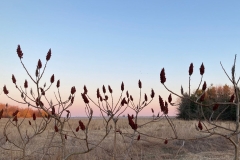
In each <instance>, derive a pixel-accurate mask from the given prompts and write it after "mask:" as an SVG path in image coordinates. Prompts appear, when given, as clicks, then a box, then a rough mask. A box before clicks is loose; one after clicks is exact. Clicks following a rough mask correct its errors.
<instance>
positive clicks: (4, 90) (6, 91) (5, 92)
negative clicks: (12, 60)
mask: <svg viewBox="0 0 240 160" xmlns="http://www.w3.org/2000/svg"><path fill="white" fill-rule="evenodd" d="M3 92H4V94H8V93H9V92H8V90H7V87H6V85H5V86H4V87H3Z"/></svg>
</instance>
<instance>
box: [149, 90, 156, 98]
mask: <svg viewBox="0 0 240 160" xmlns="http://www.w3.org/2000/svg"><path fill="white" fill-rule="evenodd" d="M150 96H151V98H153V97H154V96H155V93H154V90H153V89H152V91H151V95H150Z"/></svg>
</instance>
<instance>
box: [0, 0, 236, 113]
mask: <svg viewBox="0 0 240 160" xmlns="http://www.w3.org/2000/svg"><path fill="white" fill-rule="evenodd" d="M239 8H240V2H239V1H231V2H229V1H219V0H218V1H217V0H216V1H203V0H201V1H91V2H90V1H53V0H52V1H30V0H29V1H1V2H0V20H1V23H0V24H1V30H0V44H1V45H0V56H1V58H0V68H1V72H0V77H1V80H0V86H4V85H7V87H8V89H9V90H10V95H11V96H13V97H16V99H18V97H19V96H20V95H19V93H17V92H16V90H15V88H14V85H13V84H12V82H11V75H12V74H14V75H15V76H16V78H17V82H18V83H19V84H23V83H24V81H25V79H28V80H29V81H30V79H29V78H28V77H27V74H26V73H25V72H24V70H23V68H22V67H21V64H20V62H19V59H18V57H17V54H16V48H17V45H18V44H20V45H21V48H22V50H23V53H24V56H23V62H24V63H25V64H26V66H27V68H28V69H29V71H30V73H32V74H34V72H35V67H36V64H37V61H38V59H39V58H40V59H41V60H42V62H43V63H44V62H45V56H46V53H47V51H48V49H49V48H51V49H52V58H51V60H50V62H49V65H48V68H47V70H46V74H45V76H44V77H43V78H44V79H43V82H42V84H43V83H44V82H45V81H46V82H49V78H50V76H51V75H52V74H53V73H54V74H55V78H56V80H57V79H60V80H61V92H62V94H63V96H65V97H68V95H69V92H70V88H71V87H72V86H76V89H77V95H76V101H75V103H74V106H73V107H72V110H73V111H74V114H73V115H75V116H77V115H84V112H83V111H84V110H83V108H84V105H83V101H82V99H81V95H80V93H81V92H83V89H82V88H83V86H84V85H86V86H87V88H88V90H89V94H90V96H91V95H92V97H94V98H95V97H96V96H95V93H96V89H97V88H101V87H102V85H103V84H104V85H105V86H107V85H110V86H111V87H112V89H113V93H114V97H115V101H116V100H117V97H118V96H119V95H120V85H121V82H122V81H123V82H124V84H125V91H126V90H128V91H129V92H130V94H132V95H133V97H134V99H137V98H138V96H139V90H138V85H137V82H138V80H139V79H141V81H142V83H143V92H144V93H145V92H146V93H147V94H148V95H149V94H150V91H151V88H153V89H154V90H155V93H156V96H158V95H161V96H162V97H164V98H165V99H166V98H167V96H168V95H169V93H168V92H167V91H166V90H165V89H164V88H163V86H162V85H161V83H160V80H159V73H160V71H161V69H162V68H163V67H164V68H165V71H166V77H167V82H166V85H167V86H168V87H169V88H171V89H172V90H174V91H176V92H177V93H179V92H180V87H181V85H183V87H184V88H185V90H187V88H188V67H189V65H190V63H191V62H192V63H193V64H194V74H193V76H192V81H193V83H192V88H193V89H196V88H197V85H198V82H199V80H200V74H199V67H200V65H201V63H202V62H203V63H204V65H205V68H206V73H205V75H204V80H206V82H207V84H209V85H210V84H211V83H213V84H214V85H221V84H230V83H229V82H228V79H227V77H226V76H225V75H224V72H223V71H222V69H221V66H220V63H219V62H220V61H222V63H223V65H224V66H225V67H226V70H227V71H229V72H230V69H231V67H232V64H233V59H234V55H235V54H238V53H240V45H239V44H240V29H239V28H240V10H239ZM237 61H239V58H237ZM237 67H238V65H237ZM237 71H238V70H237ZM54 91H56V88H55V85H54V86H53V87H52V90H51V91H50V92H52V93H53V92H54ZM94 98H93V99H94ZM173 98H174V97H173ZM53 100H54V98H53ZM95 100H96V99H95ZM174 100H176V98H174ZM0 101H1V102H2V103H9V104H15V103H14V102H12V101H11V100H10V99H7V98H6V96H5V95H3V94H1V95H0ZM151 108H154V109H155V110H159V104H158V98H157V97H155V99H154V101H153V103H152V104H151V105H150V106H149V107H147V108H146V109H145V110H143V111H142V115H151ZM169 109H170V113H171V114H172V115H173V114H174V113H175V112H174V107H172V108H171V107H170V108H169ZM127 112H129V113H130V112H131V111H130V110H129V111H127ZM94 113H96V114H98V112H97V110H96V111H95V112H94Z"/></svg>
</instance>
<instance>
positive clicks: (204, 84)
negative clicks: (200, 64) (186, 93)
mask: <svg viewBox="0 0 240 160" xmlns="http://www.w3.org/2000/svg"><path fill="white" fill-rule="evenodd" d="M206 88H207V83H206V81H204V83H203V86H202V90H203V91H205V90H206Z"/></svg>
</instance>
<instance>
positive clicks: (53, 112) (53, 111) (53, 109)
mask: <svg viewBox="0 0 240 160" xmlns="http://www.w3.org/2000/svg"><path fill="white" fill-rule="evenodd" d="M52 115H55V107H54V106H53V107H52Z"/></svg>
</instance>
